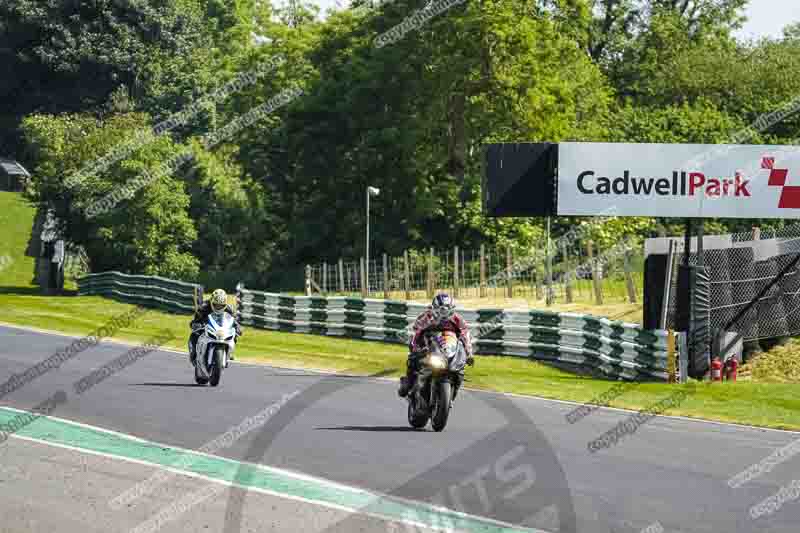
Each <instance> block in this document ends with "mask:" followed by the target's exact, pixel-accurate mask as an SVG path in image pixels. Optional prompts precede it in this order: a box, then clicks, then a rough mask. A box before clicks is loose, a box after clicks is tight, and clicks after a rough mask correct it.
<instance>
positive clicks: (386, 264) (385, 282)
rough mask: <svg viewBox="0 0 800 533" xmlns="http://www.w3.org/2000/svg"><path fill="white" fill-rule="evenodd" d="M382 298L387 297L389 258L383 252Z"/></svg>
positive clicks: (386, 298) (385, 298)
mask: <svg viewBox="0 0 800 533" xmlns="http://www.w3.org/2000/svg"><path fill="white" fill-rule="evenodd" d="M383 299H384V300H388V299H389V258H388V257H386V254H383Z"/></svg>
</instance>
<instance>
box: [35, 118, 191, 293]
mask: <svg viewBox="0 0 800 533" xmlns="http://www.w3.org/2000/svg"><path fill="white" fill-rule="evenodd" d="M149 126H151V124H150V122H149V118H148V117H147V116H146V115H143V114H140V113H130V114H123V115H115V116H112V117H110V118H108V119H106V120H104V121H102V122H98V121H97V120H96V119H95V118H94V117H92V116H90V115H85V114H84V115H77V114H65V115H60V116H48V115H32V116H29V117H26V119H25V120H24V121H23V124H22V129H23V133H24V138H25V141H26V144H27V147H28V150H29V155H30V157H31V159H32V160H35V161H37V164H36V167H35V171H34V180H33V188H32V190H31V191H29V198H30V200H31V201H33V202H34V203H36V204H37V205H38V206H40V207H41V208H43V209H53V211H54V214H55V216H56V218H57V219H58V220H59V222H60V227H59V228H58V229H59V231H60V233H61V234H62V235H63V236H65V237H66V238H67V239H68V240H69V241H71V242H73V243H75V244H78V245H82V246H84V247H85V248H86V251H87V254H88V256H89V258H90V261H91V265H92V269H93V270H94V271H97V272H100V271H106V270H121V271H123V272H128V273H136V274H150V275H155V274H158V275H163V276H168V277H174V278H179V279H193V278H195V277H196V276H197V273H198V266H199V263H198V261H197V259H196V258H195V257H194V256H192V255H191V253H190V250H191V245H192V243H193V242H194V240H195V239H196V238H197V232H196V230H195V227H194V224H193V222H192V220H191V219H190V218H189V216H188V208H189V196H188V195H187V194H186V192H185V190H184V185H183V183H182V182H181V181H180V180H178V179H176V178H175V177H174V176H172V175H170V174H165V175H158V176H156V178H155V179H154V180H151V181H149V182H148V183H147V184H146V185H144V186H142V187H138V188H136V189H135V190H133V192H132V197H131V198H129V199H122V200H121V202H119V203H118V204H116V205H113V206H111V208H110V209H109V210H107V211H101V212H100V213H99V214H98V215H97V216H95V217H89V216H87V211H88V209H87V208H89V207H90V206H92V205H96V203H97V202H98V201H100V200H102V199H103V198H105V197H106V196H107V195H108V194H110V193H113V192H114V191H117V190H120V188H121V187H123V186H124V185H126V184H130V183H132V182H133V181H134V180H135V179H137V178H139V177H140V176H142V175H143V173H144V172H145V171H147V172H150V173H151V174H155V173H156V172H157V171H158V168H159V166H160V165H161V164H163V163H164V162H166V161H168V160H169V159H170V158H173V157H175V154H176V153H181V150H185V147H182V146H180V145H177V144H175V143H174V142H172V141H171V140H170V139H169V138H168V137H155V138H151V139H149V142H148V143H147V144H145V145H144V146H143V147H142V148H140V149H138V150H136V151H135V152H134V153H133V154H131V155H130V156H129V157H127V158H125V159H124V160H122V161H120V162H119V163H116V164H114V165H113V166H112V167H111V168H110V169H109V170H108V171H106V172H101V173H99V174H97V175H95V176H92V177H89V178H87V179H86V180H85V181H84V182H82V183H80V184H79V185H77V186H75V187H72V188H68V187H66V186H65V185H64V178H65V177H66V176H68V175H70V174H71V173H73V172H76V171H78V170H79V169H80V168H82V166H83V165H84V164H86V163H90V162H91V161H92V160H93V158H94V157H95V154H97V153H103V152H104V151H107V150H108V149H109V148H110V146H109V145H110V144H111V143H114V142H117V141H120V140H121V141H122V142H130V141H131V140H132V139H133V137H134V135H135V134H136V133H137V132H141V131H142V130H145V131H146V130H147V128H148V127H149Z"/></svg>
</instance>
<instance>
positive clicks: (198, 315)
mask: <svg viewBox="0 0 800 533" xmlns="http://www.w3.org/2000/svg"><path fill="white" fill-rule="evenodd" d="M223 311H224V312H226V313H229V314H230V315H231V316H232V317H233V323H234V326H235V328H236V338H235V339H234V341H238V340H239V337H241V336H242V327H241V326H240V325H239V322H238V321H237V320H236V313H235V312H234V310H233V308H232V307H231V306H230V305H228V295H227V294H226V293H225V291H224V290H222V289H216V290H215V291H214V292H212V293H211V298H209V299H208V301H206V302H204V303H203V305H201V306H200V307H199V308H198V309H197V311H195V313H194V317H192V321H191V322H190V323H189V328H191V330H192V333H191V335H190V336H189V357H190V358H191V361H192V365H194V360H195V353H194V347H195V343H196V342H197V339H198V337H199V336H200V335H201V334H202V333H203V328H204V327H205V324H206V322H207V321H208V315H210V314H211V313H221V312H223ZM229 358H230V359H231V360H233V354H232V353H231V354H230V356H229Z"/></svg>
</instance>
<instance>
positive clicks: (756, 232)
mask: <svg viewBox="0 0 800 533" xmlns="http://www.w3.org/2000/svg"><path fill="white" fill-rule="evenodd" d="M753 240H754V241H760V240H761V228H759V227H758V226H753Z"/></svg>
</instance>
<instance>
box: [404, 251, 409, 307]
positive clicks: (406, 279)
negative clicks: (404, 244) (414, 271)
mask: <svg viewBox="0 0 800 533" xmlns="http://www.w3.org/2000/svg"><path fill="white" fill-rule="evenodd" d="M403 270H405V283H404V285H403V286H404V288H405V290H406V301H408V300H410V299H411V289H410V286H409V278H410V276H409V272H408V250H403Z"/></svg>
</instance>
